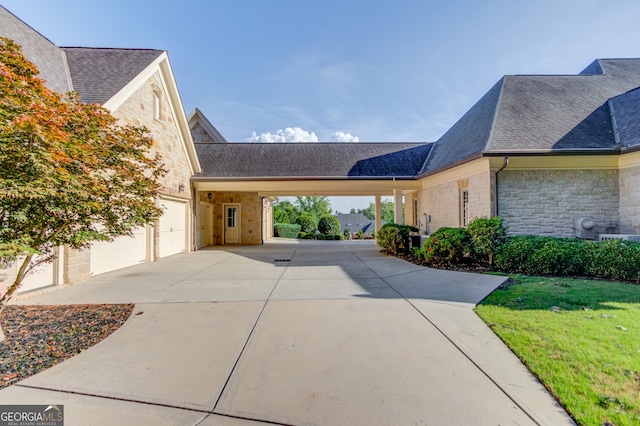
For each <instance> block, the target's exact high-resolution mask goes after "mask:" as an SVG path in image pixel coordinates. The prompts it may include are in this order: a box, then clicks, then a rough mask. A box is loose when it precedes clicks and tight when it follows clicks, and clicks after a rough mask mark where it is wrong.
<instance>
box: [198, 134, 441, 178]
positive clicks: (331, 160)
mask: <svg viewBox="0 0 640 426" xmlns="http://www.w3.org/2000/svg"><path fill="white" fill-rule="evenodd" d="M430 150H431V145H430V144H423V143H343V142H340V143H254V142H250V143H228V144H210V143H197V144H196V151H197V153H198V157H199V158H200V162H201V164H202V176H201V177H210V178H296V177H312V178H334V179H335V178H343V179H367V178H397V179H413V178H414V177H415V176H416V175H417V173H418V172H419V171H420V169H421V168H422V165H423V164H424V161H425V160H426V158H427V155H428V154H429V151H430Z"/></svg>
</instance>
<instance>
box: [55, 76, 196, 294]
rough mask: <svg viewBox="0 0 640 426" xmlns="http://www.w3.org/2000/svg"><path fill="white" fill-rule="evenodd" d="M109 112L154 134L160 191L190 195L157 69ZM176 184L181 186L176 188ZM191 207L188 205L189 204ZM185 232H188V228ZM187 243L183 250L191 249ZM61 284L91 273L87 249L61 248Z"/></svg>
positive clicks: (154, 252)
mask: <svg viewBox="0 0 640 426" xmlns="http://www.w3.org/2000/svg"><path fill="white" fill-rule="evenodd" d="M154 92H155V93H156V94H157V95H158V97H159V99H160V115H159V117H158V118H155V117H154V116H153V94H154ZM112 114H113V116H114V117H116V118H118V119H119V120H120V123H121V124H129V125H134V126H145V127H146V128H147V129H149V131H150V132H151V134H152V136H153V138H154V145H153V147H152V152H153V153H156V152H159V153H160V155H161V156H162V161H163V162H164V164H165V168H166V169H167V170H168V173H167V174H166V175H165V176H164V177H163V178H162V179H161V181H160V183H161V184H162V185H163V189H162V192H161V193H162V195H167V196H171V197H174V198H178V199H180V198H182V199H184V200H189V199H190V198H191V191H190V189H189V188H190V179H191V169H190V167H189V160H188V158H187V156H186V153H185V150H184V146H183V144H182V141H181V138H180V132H179V130H178V127H177V125H176V122H175V117H174V113H173V111H172V109H171V105H170V103H169V96H168V94H167V93H166V92H165V91H164V90H163V85H162V82H161V77H160V74H159V73H158V72H156V73H155V74H153V76H151V77H150V78H149V80H147V81H146V82H145V83H144V84H143V85H142V86H141V87H140V88H139V89H138V90H136V91H135V92H134V93H133V94H132V95H131V96H130V97H129V98H128V99H127V100H126V101H125V102H124V103H123V104H122V105H120V106H119V107H118V108H117V109H116V110H115V111H113V113H112ZM180 184H183V185H184V190H183V191H180ZM189 211H191V208H189ZM158 229H159V226H158V221H156V223H155V226H154V227H153V230H154V235H153V239H152V241H153V248H152V257H153V260H156V259H157V257H158V252H159V244H160V241H159V238H158ZM187 232H188V235H190V236H191V235H192V232H191V231H190V230H188V231H187ZM190 246H191V244H189V246H188V247H187V250H190V249H191V247H190ZM64 256H65V257H64V265H65V271H64V284H75V283H79V282H82V281H85V280H87V279H88V278H89V277H90V276H91V256H90V252H89V250H84V251H82V252H79V251H76V250H70V249H68V248H66V249H65V254H64Z"/></svg>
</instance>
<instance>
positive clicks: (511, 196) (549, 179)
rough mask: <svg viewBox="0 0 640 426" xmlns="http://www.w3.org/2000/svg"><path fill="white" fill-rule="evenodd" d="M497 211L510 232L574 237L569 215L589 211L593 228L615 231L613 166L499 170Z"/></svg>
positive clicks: (616, 204)
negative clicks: (582, 168) (607, 167)
mask: <svg viewBox="0 0 640 426" xmlns="http://www.w3.org/2000/svg"><path fill="white" fill-rule="evenodd" d="M498 202H499V207H498V209H499V215H500V216H501V217H502V218H503V219H504V221H505V225H506V226H507V227H508V228H509V233H510V234H532V235H549V236H555V237H574V236H575V232H574V229H573V220H574V218H578V217H583V216H589V217H592V218H593V219H594V220H595V222H596V232H598V233H604V232H616V231H617V229H616V228H617V225H618V221H619V213H618V212H619V190H618V171H617V170H508V169H507V170H504V171H502V173H500V175H499V190H498Z"/></svg>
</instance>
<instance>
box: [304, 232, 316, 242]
mask: <svg viewBox="0 0 640 426" xmlns="http://www.w3.org/2000/svg"><path fill="white" fill-rule="evenodd" d="M301 238H302V239H303V240H315V239H316V233H315V232H309V233H307V235H305V236H304V237H301Z"/></svg>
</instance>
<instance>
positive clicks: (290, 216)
mask: <svg viewBox="0 0 640 426" xmlns="http://www.w3.org/2000/svg"><path fill="white" fill-rule="evenodd" d="M298 216H300V209H298V207H296V206H294V205H293V204H292V203H291V202H290V201H287V200H284V201H280V202H278V203H276V204H275V205H274V206H273V222H274V223H296V220H297V219H298Z"/></svg>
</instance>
